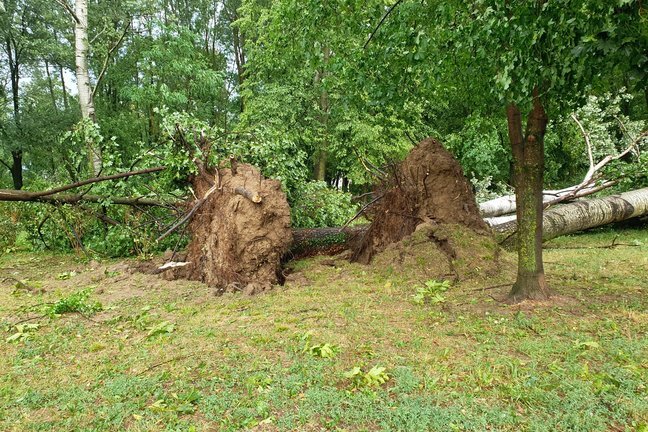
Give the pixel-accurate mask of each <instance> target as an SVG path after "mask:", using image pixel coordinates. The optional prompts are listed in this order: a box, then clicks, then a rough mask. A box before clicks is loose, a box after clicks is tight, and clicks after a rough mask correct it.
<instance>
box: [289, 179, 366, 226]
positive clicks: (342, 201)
mask: <svg viewBox="0 0 648 432" xmlns="http://www.w3.org/2000/svg"><path fill="white" fill-rule="evenodd" d="M293 195H294V199H293V202H292V206H291V210H292V223H293V226H295V227H300V228H315V227H327V226H340V225H344V224H345V223H346V222H347V221H348V220H349V219H351V218H352V217H353V216H354V215H355V214H356V212H357V210H358V208H357V205H356V204H353V203H352V202H351V194H350V193H346V192H341V191H338V190H336V189H331V188H329V187H328V186H327V185H326V183H325V182H322V181H311V182H308V183H304V184H303V186H302V187H301V188H299V189H297V190H295V192H294V194H293Z"/></svg>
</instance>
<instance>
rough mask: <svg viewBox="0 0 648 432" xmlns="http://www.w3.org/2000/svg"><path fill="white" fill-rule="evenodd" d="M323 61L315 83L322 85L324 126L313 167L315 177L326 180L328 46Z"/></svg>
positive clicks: (320, 118) (328, 105) (321, 105)
mask: <svg viewBox="0 0 648 432" xmlns="http://www.w3.org/2000/svg"><path fill="white" fill-rule="evenodd" d="M323 51H324V52H323V54H324V58H323V62H324V64H323V65H322V69H320V70H318V71H317V73H316V74H315V85H316V86H317V85H320V86H321V87H322V89H321V93H320V100H319V111H320V112H319V116H318V117H319V121H320V125H321V127H322V140H321V142H320V143H319V148H318V149H316V150H315V155H314V159H315V161H314V162H315V163H314V169H313V178H314V179H315V180H319V181H326V161H327V158H328V154H327V153H328V146H329V136H328V120H329V109H330V102H329V95H328V92H327V91H326V88H325V87H324V86H325V84H324V83H323V82H322V81H323V80H324V78H325V77H326V68H327V67H328V62H329V57H330V53H331V51H330V49H329V47H328V46H324V48H323Z"/></svg>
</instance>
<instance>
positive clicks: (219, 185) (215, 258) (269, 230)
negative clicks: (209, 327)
mask: <svg viewBox="0 0 648 432" xmlns="http://www.w3.org/2000/svg"><path fill="white" fill-rule="evenodd" d="M192 185H193V188H194V193H195V195H196V196H197V197H199V198H200V197H202V198H204V197H205V196H207V198H206V200H205V202H204V203H203V204H202V205H201V207H200V209H199V210H198V211H197V212H196V214H195V215H194V217H193V219H192V220H191V222H190V223H189V226H188V230H189V233H190V234H191V241H190V243H189V246H188V247H187V257H186V261H187V262H188V264H187V265H186V266H184V267H180V268H176V269H173V270H170V271H167V272H165V273H167V274H166V275H165V277H169V278H172V279H177V278H186V279H190V280H197V281H201V282H204V283H206V284H207V285H209V286H212V287H214V288H216V291H215V293H216V294H222V293H224V292H230V291H232V292H233V291H242V292H244V293H246V294H256V293H259V292H262V291H265V290H268V289H270V288H271V287H272V285H276V284H279V283H283V275H282V273H281V257H282V256H283V255H284V253H286V251H287V250H288V248H289V247H290V245H291V243H292V238H293V237H292V231H291V229H290V207H289V205H288V201H287V200H286V195H285V193H284V192H283V191H282V190H281V183H280V182H279V181H277V180H271V179H266V178H264V177H263V175H262V174H261V173H260V171H259V170H258V169H257V168H255V167H253V166H252V165H248V164H235V165H233V167H232V168H225V167H222V166H221V168H219V169H213V170H206V171H202V173H201V174H199V175H197V176H195V177H194V178H193V179H192Z"/></svg>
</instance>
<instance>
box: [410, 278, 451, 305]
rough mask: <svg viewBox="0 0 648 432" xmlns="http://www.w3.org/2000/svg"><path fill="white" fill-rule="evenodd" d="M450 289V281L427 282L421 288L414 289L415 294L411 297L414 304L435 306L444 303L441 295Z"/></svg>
mask: <svg viewBox="0 0 648 432" xmlns="http://www.w3.org/2000/svg"><path fill="white" fill-rule="evenodd" d="M449 288H450V281H447V280H444V281H436V280H429V281H427V282H425V285H424V286H422V287H418V288H416V294H414V295H413V301H414V303H415V304H418V305H422V304H426V303H427V304H437V303H443V302H445V297H444V296H443V293H444V292H446V291H447V290H448V289H449Z"/></svg>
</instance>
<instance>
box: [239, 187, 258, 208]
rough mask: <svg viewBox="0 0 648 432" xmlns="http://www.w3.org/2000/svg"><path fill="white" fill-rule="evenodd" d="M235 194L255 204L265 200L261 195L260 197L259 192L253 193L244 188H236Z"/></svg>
mask: <svg viewBox="0 0 648 432" xmlns="http://www.w3.org/2000/svg"><path fill="white" fill-rule="evenodd" d="M234 193H235V194H237V195H241V196H242V197H245V198H247V199H249V200H250V201H252V202H253V203H255V204H259V203H260V202H261V201H263V198H261V195H259V193H258V192H252V191H251V190H248V189H245V188H244V187H242V186H238V187H236V188H234Z"/></svg>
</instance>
